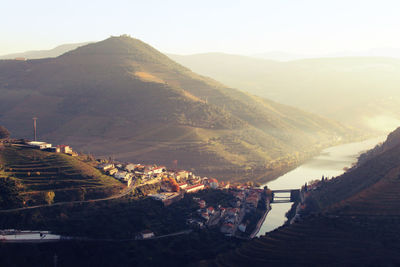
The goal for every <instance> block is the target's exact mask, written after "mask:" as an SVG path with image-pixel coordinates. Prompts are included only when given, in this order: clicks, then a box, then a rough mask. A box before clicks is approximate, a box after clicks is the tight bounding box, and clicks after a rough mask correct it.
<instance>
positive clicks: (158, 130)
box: [0, 36, 356, 180]
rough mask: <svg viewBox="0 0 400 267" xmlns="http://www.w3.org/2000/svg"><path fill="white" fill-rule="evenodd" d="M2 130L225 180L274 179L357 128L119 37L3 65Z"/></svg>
mask: <svg viewBox="0 0 400 267" xmlns="http://www.w3.org/2000/svg"><path fill="white" fill-rule="evenodd" d="M0 93H1V94H2V98H1V99H0V123H1V124H3V125H5V126H6V127H7V128H8V129H10V131H11V132H12V133H13V134H14V136H15V137H24V138H26V137H29V135H30V133H31V131H32V130H31V118H32V116H37V117H38V118H39V120H38V134H39V136H40V138H41V139H46V140H48V141H50V142H56V143H68V144H71V145H72V146H75V147H77V148H78V150H79V149H82V150H85V151H88V152H92V153H95V154H96V155H99V156H113V157H114V158H117V159H120V160H129V161H135V162H143V163H154V162H157V163H160V164H166V165H169V166H171V162H175V165H176V163H177V166H175V167H178V168H184V169H192V170H194V171H196V172H198V173H199V174H204V175H215V176H218V177H221V178H225V179H230V180H231V179H247V178H246V177H248V176H249V175H250V176H252V177H254V176H255V173H257V177H258V178H257V177H256V179H266V177H269V178H271V177H275V176H276V175H278V174H279V173H281V172H282V171H284V170H287V168H291V167H293V166H296V164H297V163H298V162H299V161H301V160H304V159H305V158H307V157H308V156H310V155H311V154H313V153H315V152H316V151H318V150H319V149H321V148H323V147H326V146H329V145H332V144H336V143H338V142H341V141H343V140H349V139H351V138H354V137H355V136H356V134H355V131H354V130H352V129H350V128H347V127H345V126H343V125H340V124H338V123H337V122H334V121H331V120H327V119H324V118H322V117H319V116H316V115H313V114H310V113H306V112H303V111H301V110H298V109H296V108H292V107H289V106H285V105H280V104H277V103H275V102H273V101H269V100H266V99H262V98H259V97H256V96H253V95H250V94H246V93H243V92H241V91H239V90H236V89H231V88H227V87H226V86H224V85H222V84H220V83H218V82H216V81H214V80H211V79H209V78H206V77H203V76H200V75H197V74H196V73H193V72H191V71H190V70H189V69H187V68H186V67H183V66H182V65H180V64H178V63H176V62H174V61H172V60H170V58H168V57H167V56H165V55H164V54H162V53H160V52H159V51H157V50H156V49H154V48H153V47H151V46H149V45H148V44H146V43H144V42H142V41H140V40H137V39H133V38H130V37H128V36H120V37H111V38H109V39H106V40H104V41H101V42H97V43H91V44H89V45H86V46H83V47H79V48H77V49H75V50H72V51H69V52H67V53H65V54H63V55H61V56H59V57H57V58H47V59H39V60H28V61H15V60H4V61H0Z"/></svg>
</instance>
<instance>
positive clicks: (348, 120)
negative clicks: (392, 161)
mask: <svg viewBox="0 0 400 267" xmlns="http://www.w3.org/2000/svg"><path fill="white" fill-rule="evenodd" d="M170 57H171V58H172V59H173V60H175V61H177V62H179V63H181V64H182V65H184V66H186V67H188V68H190V69H192V70H193V71H195V72H198V73H200V74H202V75H206V76H209V77H212V78H213V79H217V80H218V81H221V82H222V83H224V84H227V85H228V86H231V87H235V88H241V89H242V90H245V91H247V92H250V93H252V94H256V95H258V96H261V97H266V98H268V99H272V100H274V101H277V102H279V103H284V104H287V105H291V106H295V107H298V108H301V109H304V110H307V111H310V112H313V113H317V114H321V115H322V116H325V117H328V118H332V119H335V120H337V121H340V122H343V123H344V124H348V125H352V126H354V127H357V128H361V129H363V130H364V131H370V132H371V131H374V132H380V133H384V134H387V133H388V132H389V131H391V130H393V129H395V128H396V127H397V126H398V125H400V93H399V90H398V84H399V82H400V78H399V77H400V59H394V58H384V57H343V58H315V59H302V60H296V61H289V62H277V61H273V60H265V59H260V58H252V57H245V56H239V55H229V54H222V53H208V54H197V55H188V56H179V55H170Z"/></svg>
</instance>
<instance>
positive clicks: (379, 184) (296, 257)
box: [200, 129, 400, 266]
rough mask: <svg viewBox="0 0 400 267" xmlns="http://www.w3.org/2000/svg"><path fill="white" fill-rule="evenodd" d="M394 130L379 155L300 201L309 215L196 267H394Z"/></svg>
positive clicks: (399, 161)
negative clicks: (311, 209)
mask: <svg viewBox="0 0 400 267" xmlns="http://www.w3.org/2000/svg"><path fill="white" fill-rule="evenodd" d="M399 131H400V129H397V130H396V131H395V132H394V133H392V134H391V135H390V136H389V137H388V140H387V141H386V142H385V143H384V144H383V145H382V146H380V147H385V148H387V149H385V150H381V153H379V154H376V155H372V154H370V157H369V158H368V159H367V160H365V159H364V160H363V161H361V162H359V164H358V165H357V167H354V168H352V169H350V170H349V171H348V172H346V173H345V174H343V175H342V176H340V177H337V178H333V179H331V180H327V181H325V182H321V183H320V185H319V187H318V189H317V190H315V191H313V192H312V193H311V195H310V197H309V198H308V201H306V205H308V206H312V207H313V212H312V213H309V215H308V217H304V219H303V221H301V222H298V223H294V224H291V225H286V226H282V227H280V228H279V229H277V230H275V231H273V232H271V233H268V234H267V235H265V236H262V237H260V238H258V239H255V240H253V241H251V242H249V243H247V244H244V245H243V246H242V247H241V248H239V249H237V250H235V251H232V252H231V253H228V254H223V255H220V256H219V257H218V258H217V260H216V261H215V262H213V263H210V264H208V263H202V264H200V265H202V266H205V265H209V266H243V265H245V264H246V265H247V264H254V265H274V266H310V265H312V266H395V265H398V264H399V262H400V257H399V253H398V252H399V249H400V242H399V240H400V239H399V237H400V236H399V233H400V227H399V225H400V224H399V222H400V212H399V211H400V209H399V208H400V195H399V194H398V192H399V190H400V179H399V177H400V145H399V135H398V133H399ZM394 139H397V145H394V143H393V141H394ZM310 198H311V199H310ZM312 203H314V205H310V204H312ZM306 210H307V207H306ZM306 214H307V213H306ZM267 219H268V218H267Z"/></svg>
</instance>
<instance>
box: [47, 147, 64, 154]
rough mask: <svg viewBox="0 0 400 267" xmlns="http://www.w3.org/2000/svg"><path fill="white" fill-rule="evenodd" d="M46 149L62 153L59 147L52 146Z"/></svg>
mask: <svg viewBox="0 0 400 267" xmlns="http://www.w3.org/2000/svg"><path fill="white" fill-rule="evenodd" d="M44 150H46V151H49V152H54V153H60V152H61V150H60V148H59V147H50V148H46V149H44Z"/></svg>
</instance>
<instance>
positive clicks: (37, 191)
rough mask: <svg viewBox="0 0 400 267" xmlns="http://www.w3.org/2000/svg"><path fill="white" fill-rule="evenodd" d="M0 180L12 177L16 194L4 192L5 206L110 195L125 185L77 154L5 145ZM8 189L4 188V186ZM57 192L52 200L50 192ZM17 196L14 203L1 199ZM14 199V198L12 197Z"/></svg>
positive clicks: (0, 157) (1, 150) (0, 149)
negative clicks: (49, 195)
mask: <svg viewBox="0 0 400 267" xmlns="http://www.w3.org/2000/svg"><path fill="white" fill-rule="evenodd" d="M0 166H1V169H0V180H1V181H4V179H5V180H8V181H9V183H8V187H9V188H11V190H13V191H11V193H13V194H14V195H10V196H8V195H6V194H2V196H1V199H0V206H1V208H11V207H18V206H21V205H22V204H23V203H25V204H26V205H28V206H32V205H37V204H43V203H46V201H47V202H48V201H50V202H53V201H54V202H63V201H74V200H87V199H94V198H101V197H107V196H110V195H111V194H116V193H118V192H119V191H120V190H121V189H122V188H123V185H122V184H121V183H120V182H118V181H116V180H115V179H114V178H112V177H109V176H106V175H103V174H101V173H100V171H99V170H97V169H95V168H94V167H92V166H91V165H90V164H88V163H85V162H83V161H82V160H80V159H77V158H75V157H71V156H67V155H64V154H60V153H51V152H44V151H40V150H36V149H30V148H24V147H18V146H1V147H0ZM3 188H4V187H3ZM49 192H51V193H50V194H52V195H53V197H52V199H51V200H49V199H48V194H49ZM12 197H13V198H14V201H13V203H8V204H7V203H4V207H3V205H2V204H3V202H2V201H1V200H4V199H10V198H12ZM10 200H12V199H10Z"/></svg>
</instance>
